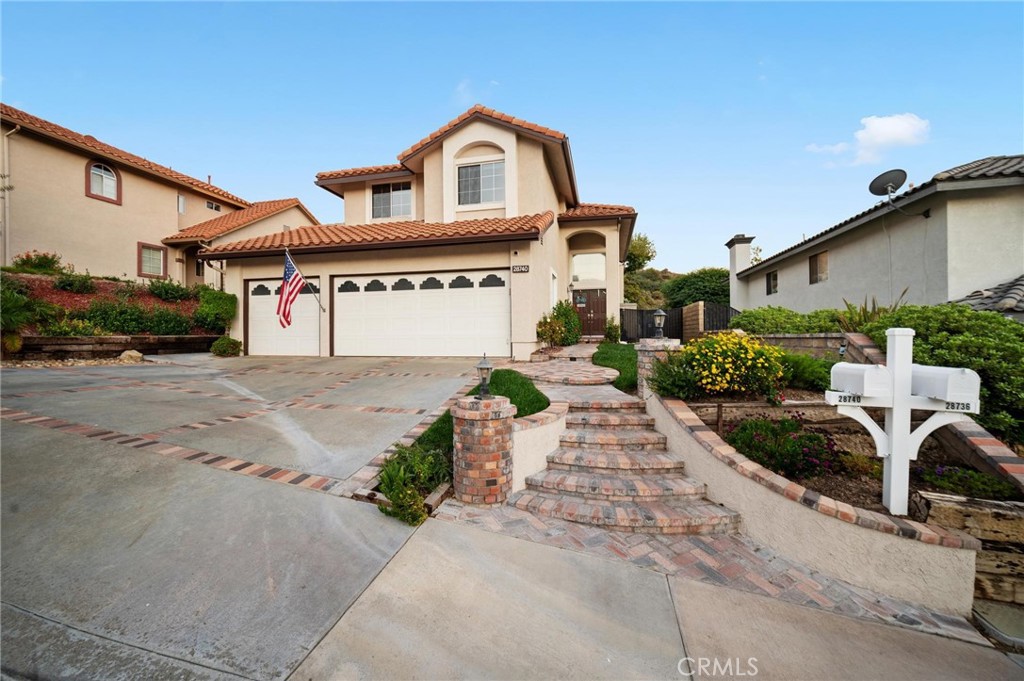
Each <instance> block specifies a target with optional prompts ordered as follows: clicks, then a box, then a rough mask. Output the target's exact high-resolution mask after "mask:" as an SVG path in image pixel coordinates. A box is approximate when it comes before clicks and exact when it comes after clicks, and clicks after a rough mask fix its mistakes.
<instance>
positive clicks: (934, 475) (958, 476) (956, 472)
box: [917, 466, 1022, 501]
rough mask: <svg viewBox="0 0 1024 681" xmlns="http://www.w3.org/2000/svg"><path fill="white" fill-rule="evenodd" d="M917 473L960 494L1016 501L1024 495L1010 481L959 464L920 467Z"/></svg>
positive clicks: (928, 480) (941, 486)
mask: <svg viewBox="0 0 1024 681" xmlns="http://www.w3.org/2000/svg"><path fill="white" fill-rule="evenodd" d="M917 474H918V475H920V476H921V478H922V479H923V480H925V481H926V482H929V483H931V484H932V485H935V486H936V487H938V488H939V489H943V490H946V491H948V492H952V493H953V494H959V495H960V496H965V497H974V498H976V499H994V500H996V501H1016V500H1020V499H1021V497H1022V495H1021V492H1020V490H1019V489H1017V488H1016V487H1015V486H1014V485H1013V484H1011V483H1010V482H1009V481H1007V480H1003V479H1002V478H997V477H996V476H994V475H989V474H988V473H982V472H980V471H976V470H973V469H971V468H961V467H959V466H936V467H934V468H924V467H919V468H918V469H917Z"/></svg>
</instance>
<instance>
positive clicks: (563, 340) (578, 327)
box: [551, 300, 583, 347]
mask: <svg viewBox="0 0 1024 681" xmlns="http://www.w3.org/2000/svg"><path fill="white" fill-rule="evenodd" d="M551 318H552V319H555V320H557V321H559V322H561V323H562V326H563V327H564V328H563V331H562V336H561V337H560V338H559V339H558V342H557V343H556V345H561V346H563V347H564V346H567V345H576V344H577V343H579V342H580V338H582V337H583V324H582V323H581V322H580V316H579V314H577V313H576V308H575V307H573V304H572V303H570V302H569V301H568V300H560V301H558V303H556V304H555V307H554V308H552V310H551Z"/></svg>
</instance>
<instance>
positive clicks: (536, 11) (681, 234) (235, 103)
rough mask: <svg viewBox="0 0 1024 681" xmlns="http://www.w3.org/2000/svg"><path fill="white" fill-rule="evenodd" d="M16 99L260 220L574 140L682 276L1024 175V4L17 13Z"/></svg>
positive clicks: (597, 176) (12, 58)
mask: <svg viewBox="0 0 1024 681" xmlns="http://www.w3.org/2000/svg"><path fill="white" fill-rule="evenodd" d="M0 12H2V14H0V21H2V25H0V26H2V28H0V30H2V35H0V38H2V55H0V56H2V62H0V73H2V76H3V81H2V99H3V101H4V102H5V103H7V104H10V105H12V106H15V107H18V108H21V109H24V110H25V111H27V112H29V113H31V114H34V115H36V116H40V117H42V118H45V119H48V120H50V121H53V122H55V123H58V124H61V125H64V126H66V127H69V128H71V129H73V130H76V131H78V132H81V133H86V134H92V135H94V136H95V137H97V138H99V139H101V140H103V141H105V142H107V143H109V144H113V145H115V146H118V147H121V148H123V149H126V150H128V151H131V152H132V153H135V154H138V155H141V156H145V157H147V158H149V159H152V160H154V161H156V162H159V163H162V164H164V165H169V166H172V167H173V168H175V169H176V170H180V171H182V172H185V173H188V174H190V175H193V176H195V177H199V178H202V179H205V178H206V176H207V175H212V176H213V182H214V184H216V185H218V186H220V187H223V188H224V189H226V190H228V191H230V192H233V193H235V194H238V195H240V196H243V197H245V198H247V199H249V200H252V201H257V200H265V199H274V198H283V197H288V196H297V197H299V198H300V199H302V201H303V202H304V203H305V204H306V206H308V207H309V208H310V209H311V210H312V211H313V212H314V213H315V214H316V215H317V217H318V218H319V219H320V220H321V221H322V222H339V221H341V220H342V219H343V214H344V202H343V201H341V200H340V199H338V198H337V197H335V196H333V195H331V194H329V193H327V192H325V191H324V190H322V189H320V188H318V187H316V186H314V185H313V179H314V176H315V174H316V173H317V172H319V171H323V170H333V169H337V168H349V167H355V166H363V165H377V164H384V163H393V162H395V156H396V155H397V154H398V153H399V152H400V151H402V150H403V149H405V148H406V147H408V146H410V145H411V144H412V143H414V142H416V141H418V140H419V139H420V138H422V137H423V136H425V135H426V134H428V133H430V132H431V131H433V130H435V129H436V128H438V127H440V126H441V125H442V124H444V123H446V122H447V121H449V120H451V119H452V118H454V117H455V116H457V115H458V114H460V113H462V112H463V111H465V110H466V109H467V108H469V107H470V106H471V105H473V104H474V103H478V102H479V103H482V104H484V105H486V106H490V107H493V108H495V109H498V110H499V111H504V112H506V113H509V114H512V115H515V116H518V117H520V118H524V119H526V120H529V121H533V122H535V123H538V124H541V125H545V126H548V127H551V128H554V129H557V130H561V131H562V132H565V133H566V134H567V135H568V136H569V138H570V141H571V144H572V150H573V159H574V162H575V166H576V173H577V179H578V184H579V188H580V193H581V198H582V200H584V201H590V202H598V203H625V204H629V205H632V206H634V207H636V209H637V210H638V211H639V213H640V217H639V220H638V223H637V229H638V230H639V231H640V232H643V233H645V234H647V235H648V236H650V237H651V238H652V239H653V241H654V243H655V246H656V247H657V250H658V257H657V259H656V260H655V262H654V263H653V264H654V265H655V266H658V267H667V268H670V269H672V270H674V271H677V272H685V271H689V270H692V269H695V268H697V267H702V266H726V265H727V264H728V254H727V252H726V249H725V247H724V245H723V244H724V243H725V242H726V241H727V240H728V239H729V238H730V237H731V236H732V235H733V234H737V233H746V234H748V235H749V234H753V235H756V236H757V237H758V238H757V240H756V241H755V245H760V246H761V247H762V249H763V252H764V254H765V255H770V254H772V253H774V252H776V251H778V250H781V249H783V248H786V247H787V246H790V245H792V244H793V243H795V242H797V241H799V240H800V239H801V238H803V236H804V235H807V236H809V235H811V234H814V233H816V232H819V231H821V230H823V229H825V228H827V227H830V226H831V225H833V224H835V223H837V222H840V221H842V220H844V219H846V218H847V217H849V216H851V215H853V214H855V213H858V212H860V211H862V210H864V209H866V208H869V207H870V206H871V205H872V204H873V203H874V202H875V201H876V199H875V197H873V196H871V195H870V194H869V193H868V191H867V185H868V182H870V180H871V179H872V178H873V177H874V176H875V175H877V174H878V173H880V172H881V171H883V170H887V169H889V168H893V167H900V168H904V169H905V170H907V172H908V174H909V181H910V182H915V183H918V184H920V183H922V182H925V181H927V180H928V179H930V178H931V177H932V175H934V174H935V173H937V172H939V171H940V170H944V169H946V168H949V167H952V166H955V165H959V164H961V163H966V162H968V161H971V160H974V159H977V158H982V157H984V156H990V155H1000V154H1020V153H1022V152H1024V4H1022V3H1019V2H1015V3H926V2H915V3H907V4H895V3H782V4H769V3H749V4H748V3H738V2H737V3H652V4H638V3H629V4H626V3H583V2H578V3H566V4H541V3H525V4H497V3H487V4H470V3H456V4H434V3H413V4H399V3H373V4H358V3H96V4H86V3H81V4H79V3H74V4H72V3H56V4H46V3H19V2H10V1H5V2H4V3H3V6H2V8H0Z"/></svg>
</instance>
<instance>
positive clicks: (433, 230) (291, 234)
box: [200, 211, 555, 257]
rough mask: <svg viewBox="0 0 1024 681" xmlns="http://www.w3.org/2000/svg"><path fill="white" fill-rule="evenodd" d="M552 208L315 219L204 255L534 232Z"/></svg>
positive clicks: (549, 219) (547, 222)
mask: <svg viewBox="0 0 1024 681" xmlns="http://www.w3.org/2000/svg"><path fill="white" fill-rule="evenodd" d="M554 219H555V215H554V213H552V212H551V211H547V212H546V213H540V214H537V215H522V216H519V217H515V218H486V219H482V220H458V221H456V222H415V221H409V222H381V223H376V224H370V225H344V224H335V225H317V226H311V227H300V228H298V229H292V230H289V231H287V232H278V233H276V234H268V235H266V236H258V237H253V238H251V239H245V240H242V241H233V242H231V243H227V244H220V245H217V246H214V247H212V248H208V249H204V250H202V251H200V253H201V254H202V255H209V256H221V257H236V256H242V255H243V254H244V255H270V254H273V253H279V252H281V251H283V250H284V249H285V247H288V248H289V249H291V250H294V251H296V252H301V251H344V250H358V249H370V248H389V247H396V246H425V245H438V244H443V243H472V242H480V241H508V240H512V239H517V238H518V239H523V238H527V239H528V238H535V237H538V236H540V234H542V233H543V232H544V231H545V230H546V229H547V228H548V227H550V226H551V225H552V224H553V223H554Z"/></svg>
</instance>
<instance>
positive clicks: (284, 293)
mask: <svg viewBox="0 0 1024 681" xmlns="http://www.w3.org/2000/svg"><path fill="white" fill-rule="evenodd" d="M305 285H306V280H305V279H304V278H303V276H302V273H301V272H299V270H298V268H297V267H295V263H293V262H292V256H291V254H290V253H288V252H287V251H285V254H284V280H283V281H282V282H281V295H280V296H279V297H278V299H277V321H279V322H280V323H281V328H283V329H287V328H288V327H289V326H290V325H291V323H292V303H294V302H295V299H296V298H298V297H299V293H301V292H302V289H303V287H304V286H305Z"/></svg>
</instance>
